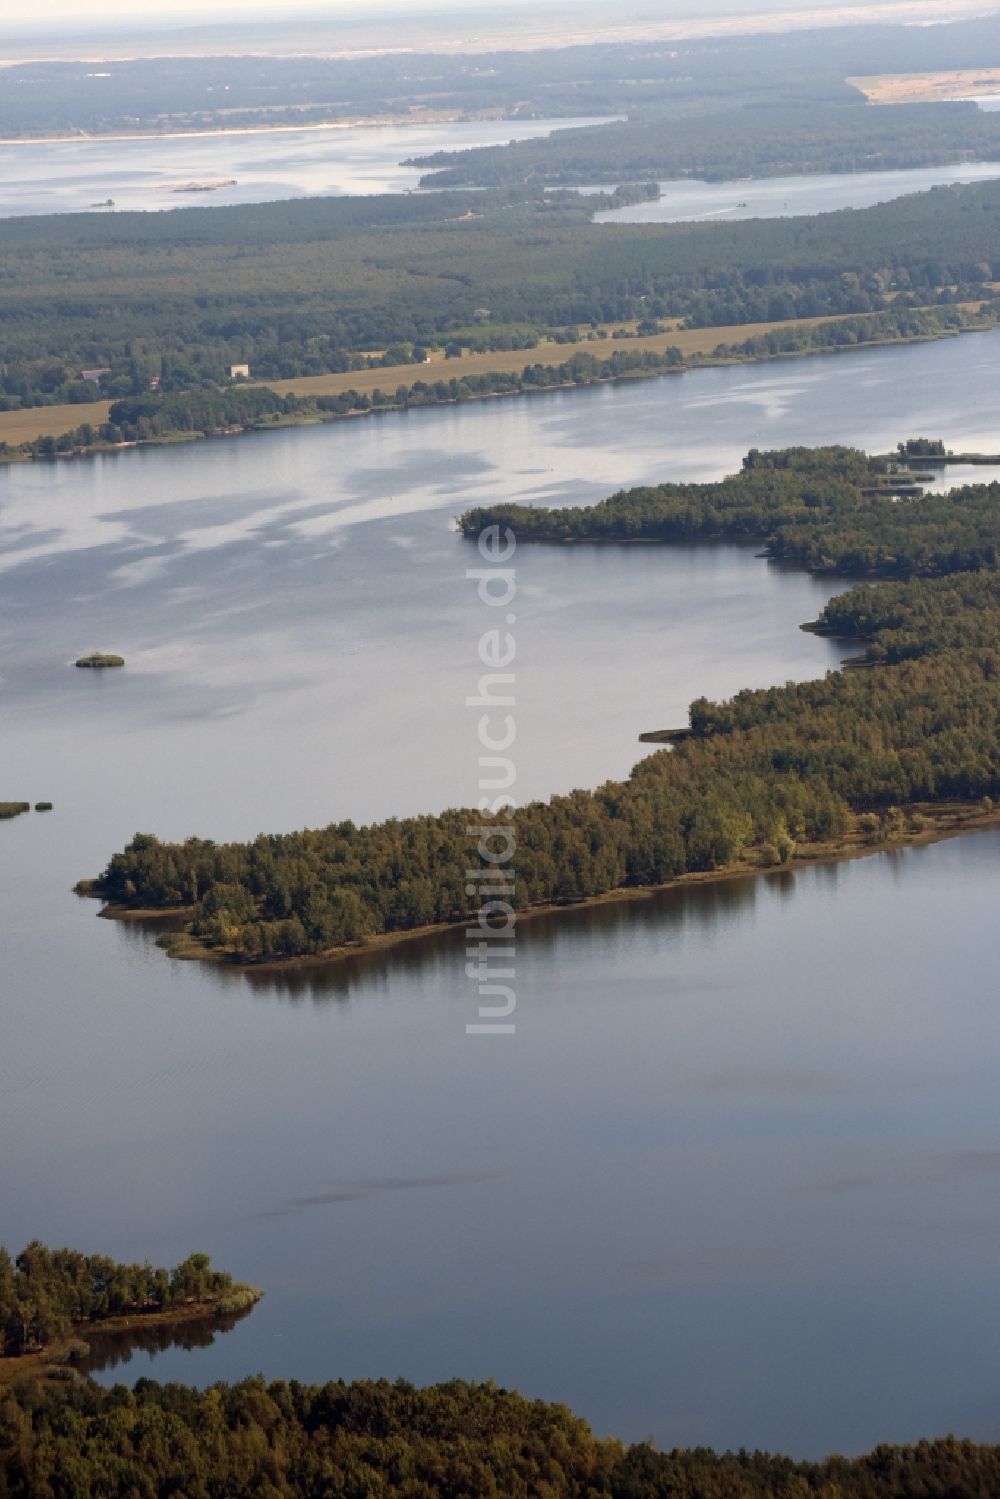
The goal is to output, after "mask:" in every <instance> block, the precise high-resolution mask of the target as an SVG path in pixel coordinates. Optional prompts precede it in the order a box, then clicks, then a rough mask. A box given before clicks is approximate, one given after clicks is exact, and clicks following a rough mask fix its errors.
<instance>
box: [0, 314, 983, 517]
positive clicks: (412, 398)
mask: <svg viewBox="0 0 1000 1499" xmlns="http://www.w3.org/2000/svg"><path fill="white" fill-rule="evenodd" d="M998 317H1000V301H998V300H997V299H993V300H991V301H989V302H986V303H984V304H983V305H982V306H981V308H980V309H979V310H978V311H972V310H969V309H966V308H962V307H958V306H947V307H940V308H930V309H911V308H907V307H904V306H900V305H897V306H895V307H894V308H893V310H892V311H890V312H885V313H880V314H872V315H866V316H864V317H857V318H843V319H840V318H838V319H836V320H834V321H832V322H829V323H823V324H820V325H818V326H813V327H809V326H802V325H792V326H790V327H787V328H779V329H775V330H773V331H772V332H770V333H767V334H759V335H756V336H755V337H754V338H751V339H745V340H742V341H741V342H740V343H738V344H720V345H718V347H717V348H716V349H715V350H714V351H713V352H712V353H710V354H693V355H689V356H688V358H687V359H685V358H684V356H683V354H682V353H681V351H680V349H679V348H677V347H676V345H670V346H668V347H667V348H665V349H664V350H663V351H662V353H661V352H657V351H656V350H652V349H648V348H639V349H630V348H628V347H625V348H621V347H618V348H614V349H613V351H612V352H611V353H610V354H602V353H592V352H591V351H590V350H589V349H583V348H581V349H579V350H578V351H577V352H576V353H574V354H572V355H571V356H570V357H569V358H567V359H564V360H562V361H561V362H560V363H559V364H553V363H542V362H540V361H536V362H533V363H531V364H527V365H525V367H524V369H523V370H519V371H518V370H513V371H484V372H483V373H481V374H466V375H463V376H456V375H452V376H450V377H448V378H445V377H444V375H442V377H441V378H440V379H438V380H414V381H412V383H410V384H400V385H397V386H396V388H395V389H394V390H382V389H381V388H379V387H378V386H376V387H375V388H374V389H373V390H372V391H371V393H370V394H369V393H368V392H366V391H359V390H355V389H354V388H351V389H349V390H345V391H341V392H340V393H339V394H333V393H331V394H326V395H313V396H310V395H306V396H300V395H295V394H288V395H284V396H282V395H279V394H278V393H277V392H275V391H273V390H271V389H269V388H268V387H263V386H256V385H255V386H242V385H237V386H230V387H223V388H219V387H214V386H210V385H209V386H202V387H199V389H197V390H185V391H183V392H163V393H161V394H158V395H152V394H149V393H146V394H144V395H141V396H136V397H132V398H130V399H127V400H123V401H116V402H115V403H114V404H113V405H112V406H111V408H110V411H109V415H108V420H107V421H106V422H102V423H99V424H98V425H96V426H95V425H94V424H93V423H90V422H84V423H82V424H81V425H80V426H79V427H75V428H73V429H71V430H70V431H68V432H64V433H62V434H61V435H60V436H58V437H56V436H53V435H47V436H45V437H38V438H35V439H33V440H32V441H30V442H26V443H23V444H21V445H20V446H19V447H14V448H10V447H8V446H7V445H6V444H3V443H0V453H2V452H6V453H8V454H11V455H16V454H17V453H18V452H22V453H26V454H29V455H30V456H31V457H33V458H53V457H56V456H60V455H67V454H72V453H85V452H87V451H88V450H89V449H95V448H101V447H106V446H108V445H111V446H114V445H117V444H120V443H129V442H155V441H156V440H158V439H165V438H172V437H184V436H205V437H209V436H213V435H219V434H224V433H231V432H236V431H247V430H250V429H254V428H261V427H266V426H269V425H270V426H273V425H276V424H279V423H286V424H288V423H292V424H294V423H300V422H310V421H324V420H333V419H335V418H337V417H346V416H363V415H367V414H369V413H371V412H377V411H387V410H397V411H406V410H409V409H411V408H414V407H419V406H440V405H453V404H456V403H459V402H463V401H477V400H482V399H484V398H485V397H488V396H510V395H525V394H531V393H532V392H539V391H544V390H560V389H565V388H566V387H569V386H577V387H581V386H586V385H594V384H599V383H601V382H604V381H617V380H634V379H643V378H647V377H650V376H654V375H660V374H665V373H668V372H671V371H673V372H677V371H681V370H684V369H687V368H690V367H691V366H693V365H701V364H706V363H707V364H712V363H718V362H719V361H720V360H722V361H729V360H733V359H754V360H758V359H770V358H778V357H781V356H784V355H790V354H805V353H809V352H812V351H817V352H827V351H831V350H843V349H852V348H857V347H859V346H861V345H864V344H882V343H895V342H899V341H900V340H912V339H928V338H936V337H939V336H940V335H942V334H946V333H955V332H960V331H962V330H968V329H973V328H987V327H992V326H993V325H994V324H995V322H996V320H997V318H998ZM643 331H647V330H646V329H644V330H643ZM649 331H656V329H655V326H654V327H653V328H652V329H651V330H649ZM638 336H642V335H641V334H640V335H638ZM566 341H567V342H573V343H577V342H579V340H577V339H573V340H566ZM628 341H629V340H628V339H625V340H623V342H625V343H626V344H627V343H628ZM591 342H595V343H597V344H598V345H600V344H601V343H602V342H603V340H602V339H601V338H596V337H595V338H594V339H593V340H591ZM610 342H612V343H615V342H618V340H616V339H615V337H614V335H612V338H611V340H610ZM458 352H461V351H458ZM439 368H441V366H439ZM444 368H445V369H447V365H445V366H444ZM574 513H576V512H574ZM539 514H541V512H536V511H531V512H528V524H527V526H526V533H528V535H529V539H530V534H532V528H533V527H534V526H535V525H536V524H537V522H536V521H535V519H534V518H535V517H536V516H537V515H539ZM567 534H568V533H567Z"/></svg>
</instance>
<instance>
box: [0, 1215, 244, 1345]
mask: <svg viewBox="0 0 1000 1499" xmlns="http://www.w3.org/2000/svg"><path fill="white" fill-rule="evenodd" d="M245 1289H246V1288H242V1287H237V1286H235V1285H234V1283H233V1278H232V1276H231V1275H227V1274H225V1272H224V1271H221V1270H213V1269H212V1265H211V1261H210V1260H209V1258H208V1255H206V1254H192V1255H190V1256H189V1257H188V1258H187V1259H186V1260H184V1261H183V1262H182V1263H181V1264H180V1265H177V1266H176V1267H175V1268H174V1269H173V1270H165V1269H157V1268H155V1267H154V1266H152V1265H150V1264H142V1265H120V1264H116V1263H115V1261H114V1260H112V1259H109V1258H108V1256H107V1255H102V1254H81V1253H80V1252H79V1251H78V1250H75V1249H48V1248H46V1246H45V1245H44V1244H41V1243H39V1242H38V1240H34V1241H33V1242H32V1243H31V1244H29V1245H28V1246H27V1247H26V1248H25V1249H22V1251H21V1253H20V1254H19V1255H18V1256H17V1258H16V1259H12V1258H11V1256H10V1254H9V1253H8V1251H7V1250H6V1249H5V1248H4V1247H3V1245H2V1244H0V1355H3V1356H4V1357H8V1358H9V1357H17V1356H18V1355H20V1354H24V1353H30V1352H33V1351H34V1350H36V1349H41V1348H46V1347H48V1346H49V1345H50V1344H52V1343H55V1342H58V1340H59V1339H60V1338H64V1337H65V1336H66V1335H67V1334H68V1333H69V1332H70V1331H71V1329H72V1328H74V1327H76V1326H78V1325H79V1324H81V1323H85V1322H100V1321H105V1320H107V1319H108V1318H109V1317H122V1316H126V1315H129V1316H131V1315H132V1314H143V1313H149V1312H164V1311H169V1310H171V1308H182V1307H185V1306H188V1305H189V1304H190V1303H192V1302H211V1303H213V1305H215V1306H216V1307H218V1309H219V1310H224V1309H225V1308H226V1306H227V1305H235V1304H236V1301H238V1300H239V1295H238V1293H239V1292H240V1291H242V1290H245Z"/></svg>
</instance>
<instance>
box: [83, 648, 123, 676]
mask: <svg viewBox="0 0 1000 1499" xmlns="http://www.w3.org/2000/svg"><path fill="white" fill-rule="evenodd" d="M75 664H76V665H77V666H86V667H92V668H94V669H95V670H97V671H104V670H106V669H107V668H109V667H113V666H124V665H125V657H124V656H109V655H107V654H106V653H105V652H104V651H91V653H90V655H89V656H80V657H79V659H78V660H77V661H76V663H75Z"/></svg>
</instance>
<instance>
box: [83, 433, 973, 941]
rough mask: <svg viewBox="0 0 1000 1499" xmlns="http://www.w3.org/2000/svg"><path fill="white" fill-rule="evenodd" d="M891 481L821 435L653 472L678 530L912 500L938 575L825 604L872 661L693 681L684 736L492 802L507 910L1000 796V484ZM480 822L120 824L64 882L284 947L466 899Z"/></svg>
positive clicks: (851, 519) (387, 924) (391, 929)
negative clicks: (626, 760) (612, 777)
mask: <svg viewBox="0 0 1000 1499" xmlns="http://www.w3.org/2000/svg"><path fill="white" fill-rule="evenodd" d="M899 482H900V480H899V476H893V475H892V474H891V473H890V472H889V462H888V460H887V459H872V458H869V457H868V456H867V455H866V454H864V453H861V452H859V451H858V450H855V449H849V448H828V449H818V450H811V449H789V450H784V451H781V452H777V453H766V454H765V453H751V454H750V455H748V459H747V462H746V466H745V468H744V471H743V475H741V476H739V477H737V478H734V479H733V480H729V481H723V482H722V484H717V485H711V484H708V485H700V486H698V485H690V486H668V488H669V489H670V490H671V504H672V505H673V506H674V511H673V519H672V521H671V524H672V525H674V526H675V530H674V532H673V533H672V539H677V540H683V539H687V538H688V537H689V536H691V535H695V536H697V535H699V534H700V535H713V536H714V535H718V534H720V532H719V524H720V516H721V517H722V518H723V520H724V524H725V527H726V530H725V532H724V534H726V535H728V536H732V535H734V534H742V535H743V536H745V537H750V536H753V535H756V534H758V528H759V527H760V523H761V517H762V516H763V517H765V518H766V519H767V520H768V522H769V523H774V522H775V520H780V521H781V522H782V523H783V524H789V525H796V526H801V525H802V524H803V522H804V518H808V517H813V516H815V517H817V518H818V521H819V523H820V524H825V525H827V526H829V523H830V517H831V516H832V517H833V518H834V520H835V521H836V522H837V525H838V526H840V527H842V528H844V529H845V533H846V531H849V530H850V529H851V527H854V528H855V529H856V530H857V531H858V532H859V533H860V534H861V535H862V537H863V536H864V534H865V531H864V528H865V526H866V525H867V524H868V522H867V517H868V516H869V515H870V514H873V513H879V514H880V513H881V512H882V511H883V510H885V511H886V512H887V513H888V514H889V515H890V516H891V517H892V523H893V525H894V526H897V527H898V526H899V525H902V527H903V530H904V532H906V533H907V539H909V532H908V530H907V526H906V523H905V521H902V520H901V517H902V516H904V515H905V514H907V513H908V512H910V511H912V512H913V513H914V514H915V515H918V516H919V515H921V514H923V513H924V512H922V511H921V509H920V507H922V506H927V505H929V506H930V507H931V508H930V512H929V518H928V520H927V524H926V525H922V526H919V527H917V528H916V530H915V536H916V544H918V545H919V548H920V556H921V558H922V563H923V567H922V570H924V571H926V572H929V573H942V574H945V577H944V578H942V579H939V578H937V577H931V578H923V577H917V578H914V579H912V580H911V581H909V582H908V583H907V584H906V585H905V586H898V587H896V588H895V590H894V592H893V593H892V594H891V595H887V602H886V606H885V609H884V611H880V609H879V607H878V605H877V603H873V595H872V590H871V588H870V586H869V587H866V586H862V587H861V588H860V589H858V588H856V589H854V590H852V591H851V592H850V593H848V594H847V595H845V596H844V597H842V598H841V599H838V600H837V601H836V603H835V606H831V610H830V612H829V613H828V614H824V616H822V617H821V620H820V622H819V627H820V628H822V629H836V630H838V631H839V632H841V633H851V634H854V635H865V634H867V635H868V637H869V639H870V658H871V662H872V664H871V667H870V669H869V670H866V671H856V670H849V669H843V670H840V671H836V672H831V673H829V674H828V675H827V676H826V677H825V678H823V679H821V680H818V681H815V682H807V683H804V684H789V685H788V686H785V687H779V688H774V689H770V690H767V691H756V692H745V693H740V694H738V695H737V696H736V697H735V698H734V699H732V701H731V702H729V703H722V704H712V703H708V702H706V701H704V700H699V701H697V702H695V703H694V704H692V707H691V728H690V733H689V735H688V736H687V737H686V738H685V739H684V740H683V742H682V743H679V744H678V745H677V746H676V748H675V749H673V750H672V751H661V752H659V753H657V754H654V755H652V756H650V757H649V758H647V759H645V760H643V761H641V762H640V763H639V764H638V765H637V766H636V767H635V769H634V770H633V772H632V774H631V776H630V777H629V779H628V780H627V781H622V782H609V783H607V784H606V785H604V786H602V787H600V788H598V789H597V790H596V791H582V790H577V791H573V792H571V793H569V794H568V795H564V796H555V797H553V798H552V799H551V800H550V801H548V802H544V803H543V802H533V803H530V804H528V805H526V806H523V807H520V808H518V809H517V810H515V811H513V812H511V813H509V814H506V821H507V822H508V823H509V826H510V828H511V836H512V838H513V839H514V841H515V842H516V845H517V855H516V866H517V875H516V888H515V891H514V893H512V895H511V903H512V905H513V906H514V908H515V909H517V910H521V911H528V910H531V909H532V908H536V907H544V906H550V905H559V904H566V903H573V902H578V901H583V900H588V899H594V898H604V897H607V896H608V895H609V894H611V893H613V892H621V891H624V892H628V891H632V890H641V889H649V888H652V887H655V886H659V885H662V884H664V883H667V882H669V881H672V880H676V879H679V878H683V877H686V876H710V875H718V874H724V873H726V872H728V871H731V870H733V869H734V868H738V869H744V868H762V869H766V868H773V867H776V866H780V865H782V864H790V863H792V862H793V861H794V860H795V859H796V858H808V857H811V856H816V854H817V853H819V854H821V856H824V857H828V856H830V855H831V854H835V853H836V851H837V850H838V849H839V850H840V851H841V852H842V853H844V854H846V853H850V852H856V851H857V849H858V847H859V843H860V844H861V845H862V846H863V845H865V844H868V845H869V846H879V845H882V844H884V843H886V842H890V841H894V840H898V839H900V838H903V837H906V836H911V835H912V836H918V835H920V834H922V833H923V832H924V831H925V828H926V824H925V817H924V813H923V812H922V811H921V807H927V808H930V809H934V808H935V807H937V808H943V807H947V806H954V805H957V806H959V807H964V808H966V809H967V810H968V811H971V810H975V809H976V808H977V807H978V808H979V809H981V810H982V811H983V812H984V813H985V814H986V815H991V813H992V809H993V804H994V800H995V799H996V798H998V797H1000V733H998V722H1000V596H998V592H997V589H996V586H995V577H996V574H995V573H994V572H993V571H991V570H990V569H991V568H992V567H995V560H996V559H995V548H996V543H997V541H998V539H1000V486H996V485H992V486H978V487H973V488H970V489H968V490H964V491H959V492H958V493H957V494H956V495H954V496H952V497H950V498H949V499H947V500H940V499H937V498H934V497H931V498H929V499H928V500H927V501H925V500H924V499H923V498H922V497H921V498H915V499H909V500H906V501H904V502H902V503H900V504H898V505H896V504H893V502H892V501H891V500H890V499H888V498H886V497H885V495H884V487H885V486H886V485H887V484H890V485H891V484H893V483H899ZM674 491H677V492H678V494H679V498H678V495H677V494H675V493H674ZM649 493H650V494H652V495H653V496H654V498H655V497H656V496H657V495H658V492H657V491H650V492H649ZM678 506H679V507H680V508H679V509H678V508H677V507H678ZM942 507H943V508H942ZM505 514H506V512H505V511H504V510H503V509H502V507H501V508H500V509H498V510H497V511H496V512H494V511H489V512H485V513H482V514H479V515H477V516H476V518H475V520H474V521H470V522H468V523H467V529H469V531H470V532H475V527H477V526H481V527H486V528H488V527H489V526H491V525H501V526H502V525H504V524H506V522H505V520H504V518H503V517H504V516H505ZM949 520H950V525H949V524H948V522H949ZM970 525H971V526H972V534H973V538H974V543H973V544H974V545H975V546H978V547H980V548H981V549H982V551H983V555H982V557H981V558H978V559H975V565H976V567H977V568H978V569H979V570H978V571H971V570H970V567H971V565H972V562H973V560H974V559H973V558H972V557H971V555H970V552H969V542H968V531H969V526H970ZM476 534H478V533H476ZM836 534H838V535H839V534H840V532H839V531H838V532H837V533H836ZM864 544H867V543H864ZM853 545H854V550H855V551H858V549H859V547H861V546H862V542H859V541H857V540H856V541H855V542H854V543H853ZM990 548H992V549H993V551H992V553H991V555H992V556H993V562H992V563H990V562H989V560H988V555H987V553H988V552H989V549H990ZM949 573H950V574H958V575H959V579H956V578H955V577H949V576H947V575H948V574H949ZM959 580H961V581H959ZM961 589H964V590H965V592H964V593H963V592H960V590H961ZM874 597H875V599H876V600H877V599H878V593H877V590H876V592H875V595H874ZM959 604H960V605H961V607H960V608H959V607H958V605H959ZM966 815H967V814H966ZM485 821H486V822H487V823H489V821H490V819H488V818H487V819H485ZM483 822H484V819H483V818H482V816H481V815H480V814H479V813H476V812H473V811H471V810H469V809H451V810H448V811H445V812H443V813H441V814H440V815H437V816H425V817H410V818H406V819H403V820H392V821H389V822H385V823H380V824H374V825H372V826H368V827H358V826H357V825H355V824H354V823H353V822H351V821H348V820H344V821H341V822H338V823H335V824H333V825H331V826H330V827H327V828H325V829H315V830H305V831H302V832H298V833H291V834H286V835H267V836H265V835H262V836H260V837H258V838H257V839H255V840H253V841H252V842H250V843H244V844H237V843H231V844H221V845H220V844H215V843H213V842H211V841H210V840H206V839H200V838H191V839H188V840H187V841H186V842H184V843H182V844H164V843H161V842H160V841H159V840H158V839H157V838H156V837H154V836H153V835H151V834H137V835H136V837H135V838H134V839H133V840H132V842H131V843H130V844H129V846H128V847H127V848H126V849H125V850H124V851H123V852H122V853H119V854H116V855H115V856H114V857H113V858H112V859H111V861H110V863H109V864H108V866H107V868H106V869H105V871H104V872H103V874H102V875H101V876H100V877H99V878H98V879H97V880H95V881H91V882H84V885H83V886H81V888H82V889H83V890H84V891H85V893H88V894H93V895H98V896H100V897H101V898H102V899H104V900H106V901H108V902H110V903H112V905H113V906H115V907H122V908H125V909H130V908H131V909H141V910H170V909H182V908H187V909H189V911H190V914H191V918H192V919H191V922H190V925H189V936H190V937H191V938H194V939H195V941H196V942H197V943H198V944H200V947H201V948H203V949H209V950H211V951H212V952H214V953H215V954H216V955H218V956H221V957H223V958H228V959H235V960H236V961H239V962H241V963H255V962H270V961H275V960H284V959H289V958H298V957H302V956H307V955H314V954H322V953H328V952H330V951H332V950H341V949H345V948H348V947H350V946H351V945H355V944H358V943H364V942H366V941H368V940H371V939H372V938H385V937H388V936H392V935H394V934H399V933H405V932H409V931H414V930H419V929H421V928H424V927H427V926H431V925H436V924H444V923H451V922H463V921H468V920H470V919H472V920H474V919H476V916H477V912H478V903H477V898H476V897H475V893H474V892H473V894H472V895H470V893H469V890H468V889H467V887H466V876H465V870H466V868H467V866H468V860H469V856H470V848H471V847H472V844H471V842H470V837H469V829H470V826H474V825H477V824H482V823H483ZM167 940H168V945H169V940H170V939H167ZM187 950H188V951H190V948H189V947H188V949H187Z"/></svg>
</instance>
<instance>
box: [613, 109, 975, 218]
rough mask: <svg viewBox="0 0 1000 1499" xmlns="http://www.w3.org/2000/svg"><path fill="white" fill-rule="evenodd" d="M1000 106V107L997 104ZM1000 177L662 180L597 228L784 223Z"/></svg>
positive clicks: (917, 173) (943, 170)
mask: <svg viewBox="0 0 1000 1499" xmlns="http://www.w3.org/2000/svg"><path fill="white" fill-rule="evenodd" d="M998 107H1000V105H998ZM995 177H1000V162H996V161H982V162H962V163H961V164H957V165H955V166H947V167H913V168H910V169H907V170H905V171H897V172H836V173H816V174H815V175H812V176H800V177H763V178H755V179H745V180H743V181H737V182H661V183H660V193H661V196H660V198H659V200H658V201H657V202H653V203H636V204H633V205H632V206H631V207H630V208H618V209H614V210H612V211H611V212H608V213H599V214H597V215H596V222H597V223H599V224H675V223H691V222H694V221H700V220H706V219H782V218H793V217H796V216H805V215H811V214H815V213H832V212H833V211H834V209H837V208H871V207H872V206H873V205H874V204H876V203H890V202H891V201H892V200H893V199H894V198H902V197H903V196H904V195H905V194H906V193H922V192H926V191H927V190H928V189H929V188H932V187H942V186H948V185H951V184H954V183H957V182H985V181H989V180H991V179H992V178H995Z"/></svg>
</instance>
